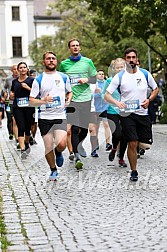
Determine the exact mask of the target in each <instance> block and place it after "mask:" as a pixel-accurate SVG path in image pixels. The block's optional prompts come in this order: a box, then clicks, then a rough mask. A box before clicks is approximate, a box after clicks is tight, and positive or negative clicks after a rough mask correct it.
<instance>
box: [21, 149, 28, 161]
mask: <svg viewBox="0 0 167 252" xmlns="http://www.w3.org/2000/svg"><path fill="white" fill-rule="evenodd" d="M26 158H27V153H26V151H25V150H21V159H22V160H24V159H26Z"/></svg>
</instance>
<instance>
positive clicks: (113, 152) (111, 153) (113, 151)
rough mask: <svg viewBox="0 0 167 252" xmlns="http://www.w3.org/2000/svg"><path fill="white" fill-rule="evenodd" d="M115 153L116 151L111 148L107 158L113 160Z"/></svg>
mask: <svg viewBox="0 0 167 252" xmlns="http://www.w3.org/2000/svg"><path fill="white" fill-rule="evenodd" d="M115 153H116V150H115V149H112V150H111V151H110V153H109V156H108V159H109V160H110V161H113V160H114V158H115Z"/></svg>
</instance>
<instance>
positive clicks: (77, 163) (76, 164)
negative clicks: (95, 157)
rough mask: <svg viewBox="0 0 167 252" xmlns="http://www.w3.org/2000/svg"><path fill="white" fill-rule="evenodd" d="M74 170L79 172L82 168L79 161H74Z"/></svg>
mask: <svg viewBox="0 0 167 252" xmlns="http://www.w3.org/2000/svg"><path fill="white" fill-rule="evenodd" d="M75 168H76V169H77V170H81V169H82V168H83V163H82V162H81V160H79V159H78V160H76V162H75Z"/></svg>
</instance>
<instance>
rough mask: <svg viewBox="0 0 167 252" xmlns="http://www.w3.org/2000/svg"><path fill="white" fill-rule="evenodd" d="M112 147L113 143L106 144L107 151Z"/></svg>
mask: <svg viewBox="0 0 167 252" xmlns="http://www.w3.org/2000/svg"><path fill="white" fill-rule="evenodd" d="M111 149H112V145H111V144H109V143H107V144H106V151H110V150H111Z"/></svg>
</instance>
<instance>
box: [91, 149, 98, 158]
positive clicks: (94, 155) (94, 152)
mask: <svg viewBox="0 0 167 252" xmlns="http://www.w3.org/2000/svg"><path fill="white" fill-rule="evenodd" d="M91 156H92V157H99V155H98V154H97V152H96V150H94V151H92V153H91Z"/></svg>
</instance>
